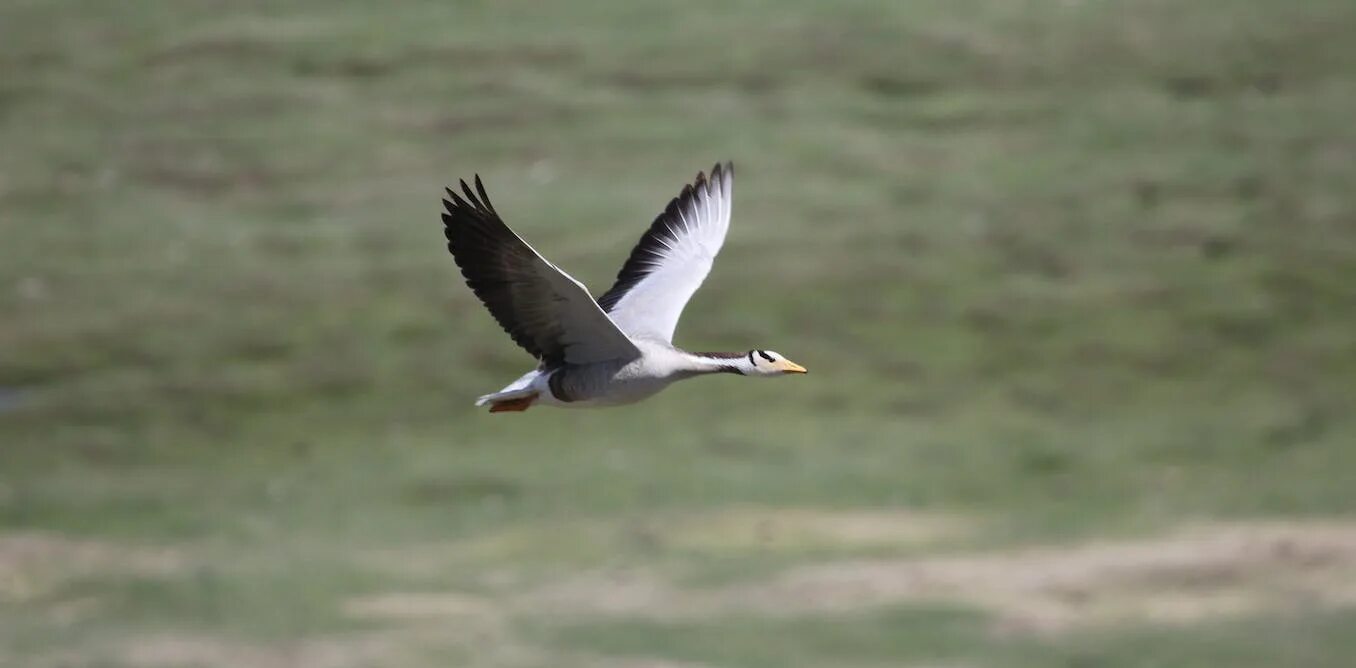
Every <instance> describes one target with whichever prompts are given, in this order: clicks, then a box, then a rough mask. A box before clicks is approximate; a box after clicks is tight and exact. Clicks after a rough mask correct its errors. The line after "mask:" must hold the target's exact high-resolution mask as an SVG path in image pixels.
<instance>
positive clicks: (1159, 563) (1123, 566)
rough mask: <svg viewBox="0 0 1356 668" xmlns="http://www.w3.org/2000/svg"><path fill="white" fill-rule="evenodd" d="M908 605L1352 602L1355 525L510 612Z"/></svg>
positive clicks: (957, 558)
mask: <svg viewBox="0 0 1356 668" xmlns="http://www.w3.org/2000/svg"><path fill="white" fill-rule="evenodd" d="M911 602H913V603H943V604H961V605H969V606H975V607H978V608H981V609H983V610H986V611H988V612H990V613H992V614H994V615H995V616H996V617H997V619H998V625H999V627H1000V628H1001V629H1004V630H1011V631H1017V632H1059V631H1063V630H1066V629H1072V628H1077V627H1081V626H1087V625H1097V624H1108V623H1125V622H1129V623H1149V624H1190V623H1194V622H1199V621H1205V620H1210V619H1214V618H1218V617H1221V616H1230V615H1239V614H1246V613H1252V612H1263V611H1271V610H1294V609H1311V608H1330V607H1337V606H1347V605H1353V604H1356V523H1349V522H1346V523H1344V522H1296V523H1265V524H1223V525H1211V526H1201V527H1195V528H1189V529H1183V530H1180V531H1176V532H1173V533H1171V534H1169V535H1167V536H1163V537H1158V538H1150V539H1143V540H1134V541H1118V542H1096V543H1085V544H1079V545H1070V546H1050V547H1038V548H1028V549H1021V550H1010V551H999V552H988V553H959V554H952V555H947V556H928V557H915V558H892V559H870V560H866V559H852V560H838V561H833V562H828V563H823V564H817V565H813V566H804V567H798V568H793V569H790V570H788V571H785V572H783V573H782V574H780V575H778V576H775V577H773V578H771V579H768V580H765V581H762V582H754V583H746V584H739V585H734V586H730V587H724V588H718V589H707V590H684V589H680V588H678V587H676V586H675V585H673V584H672V583H671V582H669V581H668V580H666V579H664V578H662V577H659V576H657V575H656V574H654V573H649V572H643V571H633V572H628V573H623V574H615V573H594V574H591V575H588V576H584V577H580V578H575V579H573V580H571V581H569V582H565V583H560V584H556V585H553V586H549V587H544V588H542V589H540V590H537V591H535V592H533V593H532V594H531V595H529V596H527V597H525V598H524V599H523V601H522V602H521V607H522V608H523V609H524V610H531V609H536V610H546V611H550V612H552V613H557V614H562V615H568V614H604V615H609V614H610V615H636V616H644V617H649V618H660V619H663V618H691V617H700V616H709V615H713V614H721V613H729V612H745V613H756V614H768V615H786V614H818V613H851V612H856V611H863V610H870V609H872V608H875V607H881V606H887V605H896V604H903V603H911Z"/></svg>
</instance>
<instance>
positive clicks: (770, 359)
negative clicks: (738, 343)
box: [758, 350, 776, 362]
mask: <svg viewBox="0 0 1356 668" xmlns="http://www.w3.org/2000/svg"><path fill="white" fill-rule="evenodd" d="M758 356H759V357H761V358H763V359H765V360H767V361H769V362H775V361H776V360H775V359H773V358H772V356H771V355H769V354H767V353H766V352H764V351H762V350H760V351H758Z"/></svg>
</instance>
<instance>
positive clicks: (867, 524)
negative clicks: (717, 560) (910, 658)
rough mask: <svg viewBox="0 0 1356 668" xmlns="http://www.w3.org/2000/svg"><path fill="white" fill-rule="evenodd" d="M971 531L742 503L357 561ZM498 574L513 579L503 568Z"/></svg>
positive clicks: (426, 567) (535, 556)
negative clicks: (743, 504) (733, 506)
mask: <svg viewBox="0 0 1356 668" xmlns="http://www.w3.org/2000/svg"><path fill="white" fill-rule="evenodd" d="M977 530H978V523H977V522H974V521H972V520H970V519H967V518H964V517H962V516H959V515H953V514H942V513H925V512H917V511H909V510H890V511H885V510H865V511H863V510H843V511H830V510H817V509H808V508H804V509H803V508H790V509H787V508H761V507H755V506H742V507H736V508H732V509H725V510H718V511H710V512H701V513H684V514H676V515H675V514H662V515H653V516H645V517H641V518H631V519H620V520H613V521H600V520H575V521H568V522H555V523H552V524H542V525H528V526H517V527H513V528H511V529H507V530H504V531H497V532H492V533H487V534H482V535H478V536H474V537H471V538H468V539H466V540H462V541H450V542H445V543H434V544H428V545H423V546H406V547H402V548H401V549H399V550H378V551H372V552H369V553H367V554H364V555H362V556H360V557H359V559H358V560H359V562H360V563H361V564H362V565H364V566H366V567H369V568H373V569H376V570H379V571H381V572H389V573H400V574H411V573H414V574H419V575H425V576H434V575H438V574H443V573H447V572H449V571H450V570H453V569H455V568H456V567H457V566H458V565H459V564H467V563H471V564H504V563H515V562H521V561H528V562H536V561H539V560H541V558H542V555H550V557H551V560H552V561H553V562H556V563H557V564H560V563H573V564H576V565H580V566H582V567H587V565H591V564H601V563H607V562H609V561H610V560H612V559H613V558H614V557H615V555H616V554H617V553H618V552H619V551H625V550H634V549H636V546H637V545H643V546H645V549H646V550H648V551H664V550H672V551H680V552H695V553H701V554H731V553H790V554H794V553H797V552H828V551H838V552H852V551H858V552H862V551H865V550H872V549H896V550H902V549H910V548H927V547H933V546H937V545H942V544H945V543H946V542H947V541H952V540H957V539H961V538H965V537H967V536H970V535H973V533H974V532H975V531H977ZM477 570H480V571H484V569H477ZM499 576H503V577H506V578H507V579H508V580H512V578H511V577H508V576H507V575H506V574H503V573H500V574H499ZM486 584H494V583H486Z"/></svg>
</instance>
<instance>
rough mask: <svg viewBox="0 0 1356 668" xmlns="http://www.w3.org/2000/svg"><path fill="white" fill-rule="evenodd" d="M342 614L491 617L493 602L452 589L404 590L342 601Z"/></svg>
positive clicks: (494, 613) (363, 616)
mask: <svg viewBox="0 0 1356 668" xmlns="http://www.w3.org/2000/svg"><path fill="white" fill-rule="evenodd" d="M343 610H344V614H345V615H348V616H349V617H355V618H361V619H389V620H402V619H405V620H418V619H445V618H449V617H493V616H497V615H498V614H499V609H498V608H497V607H496V606H495V605H494V603H493V602H492V601H489V600H487V599H484V598H480V597H478V596H471V595H469V594H460V593H455V592H404V593H387V594H378V595H375V596H362V597H358V598H353V599H350V600H348V601H345V602H344V606H343Z"/></svg>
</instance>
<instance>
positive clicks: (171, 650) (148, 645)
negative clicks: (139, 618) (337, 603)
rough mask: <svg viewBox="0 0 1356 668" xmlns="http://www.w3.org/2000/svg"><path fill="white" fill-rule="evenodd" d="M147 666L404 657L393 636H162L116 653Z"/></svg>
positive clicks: (309, 664) (316, 667) (344, 667)
mask: <svg viewBox="0 0 1356 668" xmlns="http://www.w3.org/2000/svg"><path fill="white" fill-rule="evenodd" d="M116 656H119V657H120V659H121V660H122V662H124V663H127V664H130V665H133V666H144V667H146V668H190V667H191V668H236V667H238V666H250V668H358V667H360V666H373V665H384V663H385V662H387V661H391V660H395V659H398V658H401V657H402V656H404V655H403V654H402V653H401V645H400V644H399V643H398V642H397V641H396V638H394V637H392V636H390V635H389V634H368V635H362V636H354V635H348V636H345V637H342V638H338V637H336V638H325V639H307V640H301V641H294V642H288V643H278V644H271V645H256V644H251V643H247V642H243V641H237V640H230V639H226V638H220V637H216V636H208V635H195V634H162V635H154V636H143V637H138V638H132V639H130V640H128V641H127V642H126V643H125V644H124V646H123V647H122V648H121V649H120V650H119V651H118V652H117V653H116Z"/></svg>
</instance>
